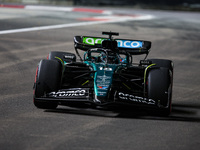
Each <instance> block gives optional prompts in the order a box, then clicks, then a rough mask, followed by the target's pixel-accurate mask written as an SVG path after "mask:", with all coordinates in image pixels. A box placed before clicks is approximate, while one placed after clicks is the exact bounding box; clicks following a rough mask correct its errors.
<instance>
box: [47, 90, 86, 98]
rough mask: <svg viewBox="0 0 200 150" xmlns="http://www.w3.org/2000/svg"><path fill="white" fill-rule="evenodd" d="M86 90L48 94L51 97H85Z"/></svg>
mask: <svg viewBox="0 0 200 150" xmlns="http://www.w3.org/2000/svg"><path fill="white" fill-rule="evenodd" d="M85 95H86V90H70V91H58V92H51V93H49V94H48V96H50V97H74V96H85Z"/></svg>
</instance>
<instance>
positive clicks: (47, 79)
mask: <svg viewBox="0 0 200 150" xmlns="http://www.w3.org/2000/svg"><path fill="white" fill-rule="evenodd" d="M61 72H62V69H61V65H60V63H59V62H57V61H54V60H41V61H40V63H39V65H38V68H37V72H36V78H35V85H34V105H35V106H36V107H37V108H43V109H55V108H56V107H57V106H58V104H57V103H55V102H47V101H43V100H39V98H41V97H42V96H44V95H45V94H46V93H49V92H52V91H57V90H58V88H59V86H60V79H61Z"/></svg>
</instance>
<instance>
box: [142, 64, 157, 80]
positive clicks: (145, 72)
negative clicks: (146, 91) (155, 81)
mask: <svg viewBox="0 0 200 150" xmlns="http://www.w3.org/2000/svg"><path fill="white" fill-rule="evenodd" d="M154 65H156V64H151V65H149V66H148V67H146V69H145V71H144V84H145V82H146V74H147V70H148V69H149V68H150V67H151V66H154Z"/></svg>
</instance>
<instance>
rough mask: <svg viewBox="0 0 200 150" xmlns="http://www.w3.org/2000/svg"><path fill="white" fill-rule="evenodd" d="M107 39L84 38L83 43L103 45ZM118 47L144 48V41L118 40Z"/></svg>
mask: <svg viewBox="0 0 200 150" xmlns="http://www.w3.org/2000/svg"><path fill="white" fill-rule="evenodd" d="M103 40H108V39H106V38H95V37H83V43H84V44H88V45H95V44H101V43H102V41H103ZM116 41H117V46H118V47H122V48H142V44H143V42H142V41H132V40H116Z"/></svg>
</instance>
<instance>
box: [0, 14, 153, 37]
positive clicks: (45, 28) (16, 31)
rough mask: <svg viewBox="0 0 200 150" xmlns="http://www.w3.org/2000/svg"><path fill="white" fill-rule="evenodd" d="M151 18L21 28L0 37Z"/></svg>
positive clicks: (148, 17) (2, 32) (142, 17)
mask: <svg viewBox="0 0 200 150" xmlns="http://www.w3.org/2000/svg"><path fill="white" fill-rule="evenodd" d="M153 18H154V17H153V16H152V15H145V16H139V17H128V18H126V17H125V18H119V19H114V20H112V19H111V20H107V21H91V22H78V23H69V24H60V25H49V26H40V27H30V28H22V29H11V30H4V31H0V35H2V34H11V33H21V32H31V31H40V30H50V29H60V28H69V27H77V26H86V25H95V24H105V23H116V22H125V21H134V20H150V19H153Z"/></svg>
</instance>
